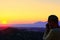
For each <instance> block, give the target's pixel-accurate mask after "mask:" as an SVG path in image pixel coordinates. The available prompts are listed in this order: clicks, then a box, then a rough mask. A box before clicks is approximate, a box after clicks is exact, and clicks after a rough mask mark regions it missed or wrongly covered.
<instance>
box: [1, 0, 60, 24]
mask: <svg viewBox="0 0 60 40" xmlns="http://www.w3.org/2000/svg"><path fill="white" fill-rule="evenodd" d="M51 14H54V15H57V16H58V17H59V20H60V0H0V24H2V23H7V24H26V23H34V22H37V21H47V18H48V16H49V15H51Z"/></svg>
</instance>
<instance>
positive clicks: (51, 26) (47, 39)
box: [43, 15, 59, 40]
mask: <svg viewBox="0 0 60 40" xmlns="http://www.w3.org/2000/svg"><path fill="white" fill-rule="evenodd" d="M56 28H59V24H58V17H57V16H56V15H50V16H49V17H48V23H47V24H46V31H45V33H44V36H43V40H55V39H54V38H53V37H52V36H54V35H52V33H53V32H54V31H56V30H55V29H56ZM53 30H54V31H53ZM55 33H56V32H55Z"/></svg>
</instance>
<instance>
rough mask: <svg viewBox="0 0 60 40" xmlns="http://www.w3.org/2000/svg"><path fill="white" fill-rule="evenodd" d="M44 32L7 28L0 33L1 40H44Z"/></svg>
mask: <svg viewBox="0 0 60 40" xmlns="http://www.w3.org/2000/svg"><path fill="white" fill-rule="evenodd" d="M42 37H43V31H41V30H40V31H36V30H35V31H34V30H33V31H32V30H31V29H30V30H25V29H17V28H10V27H9V28H7V29H5V30H1V31H0V40H42Z"/></svg>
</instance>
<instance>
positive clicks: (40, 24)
mask: <svg viewBox="0 0 60 40" xmlns="http://www.w3.org/2000/svg"><path fill="white" fill-rule="evenodd" d="M46 24H47V22H35V23H33V24H13V25H12V26H13V27H39V28H45V27H46ZM59 25H60V22H59Z"/></svg>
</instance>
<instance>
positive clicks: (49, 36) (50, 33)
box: [44, 29, 53, 40]
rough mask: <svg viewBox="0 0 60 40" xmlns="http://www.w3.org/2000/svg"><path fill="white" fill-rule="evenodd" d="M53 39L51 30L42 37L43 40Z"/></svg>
mask: <svg viewBox="0 0 60 40" xmlns="http://www.w3.org/2000/svg"><path fill="white" fill-rule="evenodd" d="M52 37H53V30H52V29H51V30H50V32H49V33H48V34H47V35H46V36H45V37H44V40H52Z"/></svg>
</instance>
